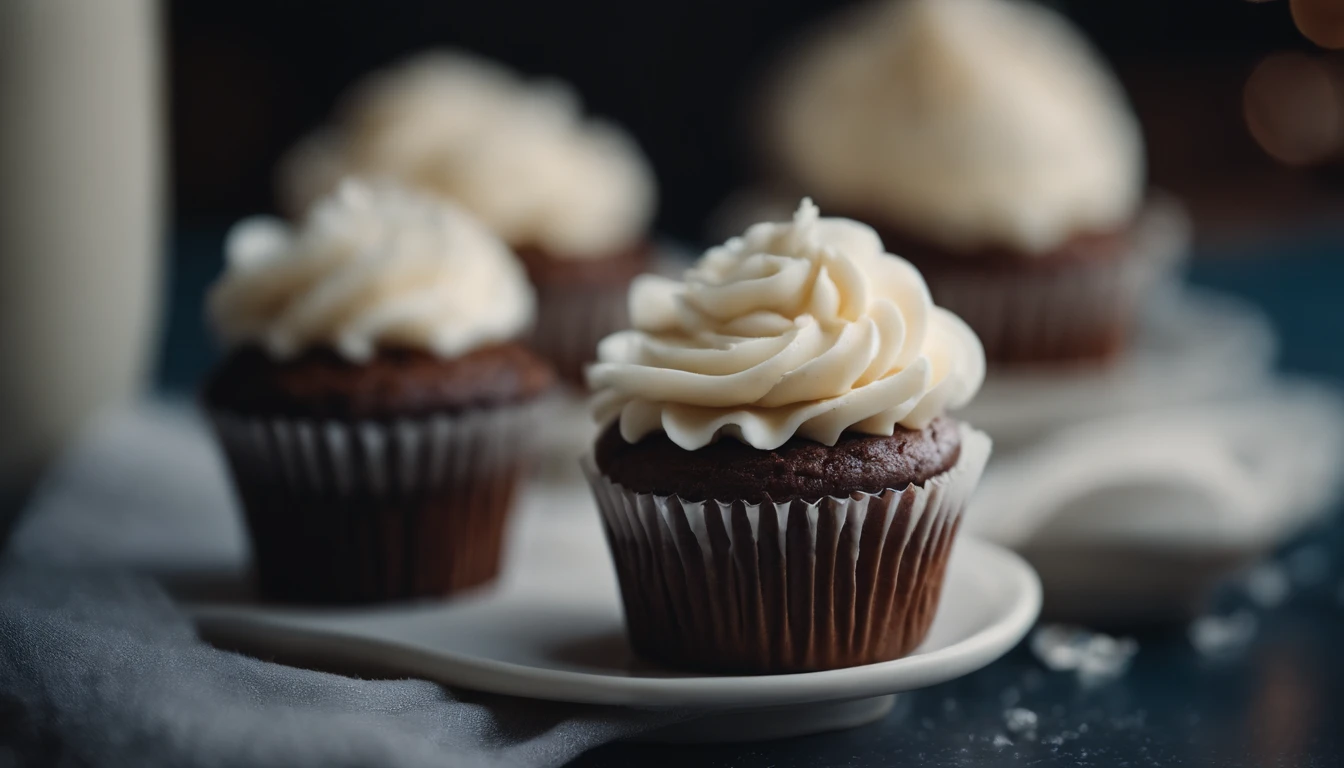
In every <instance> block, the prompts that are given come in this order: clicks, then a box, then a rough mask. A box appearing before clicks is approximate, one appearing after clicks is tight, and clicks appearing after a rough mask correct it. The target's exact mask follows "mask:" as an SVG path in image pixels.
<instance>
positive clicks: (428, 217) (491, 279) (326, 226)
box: [208, 181, 535, 361]
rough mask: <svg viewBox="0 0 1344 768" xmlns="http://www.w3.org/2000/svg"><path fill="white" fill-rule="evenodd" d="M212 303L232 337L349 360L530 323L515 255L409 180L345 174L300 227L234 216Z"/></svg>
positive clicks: (499, 335)
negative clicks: (323, 350)
mask: <svg viewBox="0 0 1344 768" xmlns="http://www.w3.org/2000/svg"><path fill="white" fill-rule="evenodd" d="M225 256H226V259H227V264H226V267H225V272H224V275H223V277H221V278H220V280H219V281H218V282H217V283H216V284H215V286H214V287H213V288H212V289H211V291H210V296H209V300H208V311H209V316H210V319H211V321H212V323H213V325H214V326H215V328H216V329H217V331H218V332H219V334H220V336H221V337H222V338H223V339H224V340H225V341H226V342H227V343H229V344H232V345H238V344H247V343H252V344H257V345H260V346H262V347H263V348H265V349H266V350H267V351H268V352H269V353H270V354H271V355H273V356H275V357H277V358H281V359H283V358H287V357H291V356H293V355H295V354H297V353H299V352H301V351H303V350H304V349H307V348H310V347H317V346H321V347H329V348H332V349H335V350H337V351H338V352H339V353H340V354H341V355H343V356H345V357H346V358H348V359H350V360H354V361H362V360H367V359H369V358H370V357H371V356H372V355H373V354H374V352H375V351H376V350H377V349H378V348H381V347H385V346H394V347H410V348H416V349H423V350H426V351H428V352H431V353H433V354H435V355H439V356H442V357H455V356H458V355H461V354H463V353H465V352H468V351H470V350H472V349H476V348H478V347H482V346H486V345H488V344H492V343H499V342H503V341H507V340H510V339H513V338H516V337H517V336H519V335H521V334H522V333H524V332H525V331H526V330H527V329H528V328H529V327H530V325H531V322H532V318H533V312H534V308H535V297H534V295H533V292H532V287H531V285H530V284H529V283H528V281H527V275H526V272H525V271H524V269H523V266H522V264H521V263H520V262H519V261H518V259H517V257H515V256H514V255H513V253H512V252H511V251H510V250H509V249H508V246H506V245H505V244H504V243H503V242H502V241H501V240H500V239H499V238H498V237H496V236H495V235H494V234H492V233H491V232H490V231H489V230H487V229H486V228H485V227H484V226H483V225H481V224H480V223H479V222H477V221H476V220H475V219H474V218H472V217H471V216H470V215H469V214H467V213H466V212H464V211H463V210H461V209H460V208H458V207H456V206H454V205H452V204H450V203H447V202H445V201H442V200H439V199H437V198H434V197H431V196H428V195H423V194H420V193H417V192H413V191H410V190H406V189H401V188H397V187H393V186H387V185H380V186H370V185H367V184H363V183H359V182H355V181H347V182H344V183H343V184H342V185H341V186H340V187H339V188H338V189H337V191H336V192H334V193H333V194H332V195H330V196H328V197H327V198H324V199H323V200H321V201H319V202H318V203H317V204H316V205H315V206H314V207H313V208H312V210H311V211H310V212H309V214H308V217H307V218H306V220H305V221H304V222H303V225H302V227H300V228H299V229H298V230H297V231H295V230H294V229H292V228H291V227H290V226H289V225H287V224H286V223H284V222H282V221H280V220H278V219H274V218H270V217H260V216H259V217H254V218H250V219H245V220H243V221H241V222H239V223H238V224H237V225H235V226H234V227H233V229H232V230H231V231H230V232H229V235H228V239H227V242H226V244H225Z"/></svg>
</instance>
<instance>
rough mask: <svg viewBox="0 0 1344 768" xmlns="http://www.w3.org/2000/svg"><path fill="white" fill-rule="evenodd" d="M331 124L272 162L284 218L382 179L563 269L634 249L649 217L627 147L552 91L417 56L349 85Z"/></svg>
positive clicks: (642, 171)
mask: <svg viewBox="0 0 1344 768" xmlns="http://www.w3.org/2000/svg"><path fill="white" fill-rule="evenodd" d="M341 118H342V119H341V120H340V121H339V124H338V125H336V126H335V127H332V128H329V129H327V130H324V131H320V132H318V133H316V134H314V135H312V136H310V137H309V138H307V139H305V140H304V141H302V142H300V143H299V145H297V146H296V147H295V149H294V150H293V151H292V152H291V153H290V154H289V156H288V157H287V158H286V159H285V160H284V161H283V163H282V170H281V179H280V182H281V187H282V192H283V193H284V195H285V197H287V198H288V199H289V200H290V201H291V203H292V206H291V207H297V208H301V207H302V206H303V205H304V204H305V203H306V201H308V200H311V199H313V197H314V196H315V195H316V194H319V193H321V192H325V191H327V190H329V189H330V188H331V186H332V185H333V184H335V183H336V182H337V181H338V180H339V179H341V178H342V177H344V176H347V175H362V176H371V177H380V176H381V177H390V178H393V179H396V180H398V181H400V182H402V183H404V184H409V185H412V186H415V187H417V188H420V189H422V190H425V191H428V192H431V193H434V194H436V195H439V196H442V197H445V198H448V199H451V200H453V201H455V202H457V203H458V204H460V205H462V206H463V207H464V208H466V209H467V210H469V211H471V212H472V213H473V214H475V215H476V216H477V218H479V219H480V220H481V221H483V222H484V223H485V224H486V225H487V226H489V227H490V228H491V229H493V230H494V231H495V232H496V233H497V234H498V235H499V236H500V237H502V238H504V240H505V241H507V242H508V243H509V244H510V245H512V246H514V247H516V248H521V247H537V248H541V249H544V250H545V251H546V252H547V253H548V254H550V255H553V256H555V257H557V258H571V259H586V258H601V257H604V256H609V255H613V254H614V253H616V252H618V251H620V250H621V249H623V248H625V247H628V246H630V245H632V244H634V243H636V242H637V241H638V240H640V239H641V238H642V237H643V236H644V234H645V230H646V229H647V228H648V226H649V221H650V219H651V218H652V215H653V209H654V205H655V202H656V200H655V198H656V192H655V185H654V181H653V173H652V171H651V169H650V167H649V164H648V162H647V160H646V159H645V158H644V156H643V154H642V153H641V152H640V150H639V148H638V146H637V145H636V144H635V143H634V141H633V140H632V139H631V138H630V137H629V136H628V135H626V134H625V133H624V132H623V131H621V130H620V129H618V128H616V127H615V126H613V125H610V124H608V123H605V122H602V121H599V120H593V119H587V118H585V117H584V115H583V113H582V110H581V107H580V104H579V101H578V99H577V97H576V96H575V95H574V93H573V92H572V91H571V90H570V89H569V88H568V87H566V86H564V85H562V84H560V83H555V82H540V83H529V82H525V81H523V80H522V79H520V78H519V77H518V76H517V75H516V74H514V73H513V72H511V71H509V70H507V69H505V68H503V67H500V66H498V65H495V64H492V63H489V62H486V61H483V60H480V59H476V58H473V57H470V56H467V55H465V54H460V53H449V52H438V53H431V54H422V55H421V56H419V57H416V58H413V59H411V60H409V61H407V62H405V63H403V64H402V65H400V66H398V67H394V68H392V69H390V70H387V71H385V72H379V73H375V74H374V75H372V76H370V77H369V78H367V79H366V80H365V81H364V82H362V83H360V84H359V85H358V86H356V88H355V89H354V90H353V91H352V93H351V94H350V96H349V98H348V99H347V100H346V102H345V103H344V105H343V109H342V110H341Z"/></svg>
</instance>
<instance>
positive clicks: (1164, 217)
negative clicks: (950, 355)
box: [924, 198, 1189, 363]
mask: <svg viewBox="0 0 1344 768" xmlns="http://www.w3.org/2000/svg"><path fill="white" fill-rule="evenodd" d="M1188 240H1189V229H1188V222H1187V221H1186V218H1185V213H1184V211H1183V210H1182V209H1181V208H1180V206H1178V205H1177V204H1176V203H1175V202H1174V201H1171V200H1168V199H1165V198H1158V199H1157V200H1155V201H1154V202H1152V203H1151V204H1150V206H1149V209H1148V210H1146V211H1145V212H1144V213H1143V215H1142V219H1141V220H1140V223H1139V225H1138V227H1137V229H1136V232H1135V236H1134V242H1133V244H1132V245H1131V248H1132V249H1133V252H1132V253H1130V254H1127V255H1125V256H1123V257H1121V258H1116V259H1109V260H1099V261H1087V262H1080V263H1078V264H1073V265H1067V266H1064V267H1060V268H1050V269H1033V268H1023V269H1004V270H998V271H984V272H982V271H979V270H972V269H939V270H925V274H924V277H925V279H926V280H927V282H928V285H929V292H930V293H931V294H932V296H933V300H934V301H935V302H936V303H937V304H938V305H939V306H941V307H944V308H946V309H948V310H949V311H951V312H954V313H956V314H957V315H958V316H960V317H961V318H962V319H963V320H965V321H966V323H967V325H969V326H971V328H972V329H973V330H974V331H975V332H976V334H977V335H978V336H979V337H980V340H981V342H983V343H984V345H985V355H986V356H987V357H988V358H989V359H990V360H991V361H996V362H1005V363H1032V362H1044V361H1052V360H1075V359H1091V358H1105V357H1109V356H1111V355H1113V354H1115V353H1117V352H1119V351H1120V349H1121V348H1123V346H1124V344H1125V343H1126V340H1127V338H1128V335H1129V332H1130V330H1131V328H1132V326H1133V319H1134V313H1135V311H1136V309H1137V307H1138V306H1139V305H1140V304H1141V303H1142V301H1143V300H1144V298H1145V297H1146V296H1148V295H1149V294H1151V293H1152V292H1154V291H1155V290H1158V289H1159V288H1160V287H1161V286H1162V285H1163V284H1164V283H1169V282H1171V278H1172V275H1173V274H1174V273H1175V272H1176V268H1177V267H1178V266H1179V265H1180V263H1181V261H1182V257H1183V256H1184V254H1185V250H1186V246H1187V244H1188Z"/></svg>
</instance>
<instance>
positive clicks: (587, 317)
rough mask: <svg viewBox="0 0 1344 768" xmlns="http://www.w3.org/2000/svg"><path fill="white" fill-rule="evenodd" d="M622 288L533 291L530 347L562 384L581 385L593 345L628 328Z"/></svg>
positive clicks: (625, 289)
mask: <svg viewBox="0 0 1344 768" xmlns="http://www.w3.org/2000/svg"><path fill="white" fill-rule="evenodd" d="M628 288H629V286H628V285H626V284H614V285H602V286H555V287H546V286H538V287H537V321H536V324H535V325H534V326H533V330H532V346H533V348H534V349H536V350H537V351H538V352H540V353H541V354H542V355H544V356H545V357H546V358H547V359H548V360H550V361H551V364H552V365H554V366H555V369H556V371H557V372H559V374H560V375H561V376H562V377H564V379H565V380H566V381H569V382H570V383H573V384H578V385H580V386H582V385H583V369H584V366H585V365H586V364H587V363H590V362H592V361H593V360H595V359H597V343H598V342H599V341H601V340H602V339H603V338H604V337H606V336H608V335H610V334H612V333H615V332H616V331H619V330H623V329H625V328H627V327H629V325H630V311H629V305H628V299H627V293H628Z"/></svg>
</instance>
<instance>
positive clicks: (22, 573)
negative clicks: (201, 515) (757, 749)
mask: <svg viewBox="0 0 1344 768" xmlns="http://www.w3.org/2000/svg"><path fill="white" fill-rule="evenodd" d="M673 717H675V715H673V714H671V713H666V712H648V711H639V710H632V709H622V708H611V707H590V706H580V705H574V704H561V703H551V702H540V701H529V700H523V699H513V698H508V697H502V696H487V695H482V694H469V693H465V692H459V691H452V690H448V689H446V688H444V687H442V686H439V685H436V684H434V683H430V682H426V681H423V680H359V679H355V678H351V677H344V676H341V675H336V674H329V673H325V672H314V671H310V670H304V669H296V668H293V667H287V666H283V665H281V664H274V663H270V662H266V661H261V660H258V659H254V658H250V657H247V656H243V655H240V654H236V653H231V652H228V651H223V650H219V649H217V648H214V647H212V646H209V645H207V644H205V643H204V642H202V641H200V640H198V639H197V637H196V634H195V632H194V630H193V628H192V626H191V623H190V621H189V620H188V618H187V617H186V616H185V615H184V614H183V613H182V612H181V611H180V610H179V609H178V608H177V606H176V605H174V603H173V602H172V601H171V600H170V599H169V598H168V597H167V595H166V594H165V593H164V592H163V591H162V590H161V589H160V588H159V587H158V586H157V585H156V584H155V583H154V582H152V581H150V580H148V579H145V578H142V577H136V576H132V575H129V574H126V573H119V572H116V571H108V570H105V569H72V568H52V567H34V566H30V565H23V564H18V563H15V562H13V561H12V559H11V562H10V563H8V564H7V565H5V566H2V567H0V765H5V766H8V765H21V766H26V765H81V766H83V765H93V766H123V765H125V766H140V767H142V768H153V767H154V766H204V767H210V768H213V767H214V766H277V767H280V766H284V767H285V768H298V767H300V766H337V767H339V766H387V767H389V768H392V767H400V766H406V767H407V768H410V767H412V766H434V767H435V768H443V767H444V766H454V767H458V766H462V767H466V768H474V767H475V766H483V767H485V766H489V767H494V766H501V767H503V766H525V767H532V766H558V765H562V764H564V763H565V762H567V761H569V760H570V759H572V758H574V757H576V756H577V755H579V754H580V753H582V752H584V751H585V750H587V749H589V748H591V747H594V746H597V745H600V744H604V743H606V742H609V741H613V740H615V739H618V738H621V737H624V736H628V735H632V734H635V733H638V732H640V731H642V730H644V729H646V728H649V727H651V726H653V725H656V724H658V723H660V722H666V721H668V720H670V719H672V718H673Z"/></svg>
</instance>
